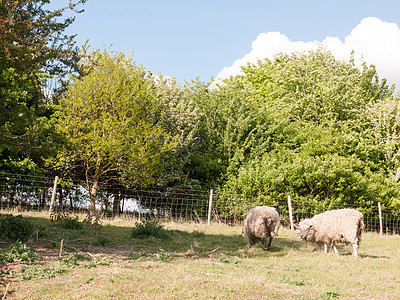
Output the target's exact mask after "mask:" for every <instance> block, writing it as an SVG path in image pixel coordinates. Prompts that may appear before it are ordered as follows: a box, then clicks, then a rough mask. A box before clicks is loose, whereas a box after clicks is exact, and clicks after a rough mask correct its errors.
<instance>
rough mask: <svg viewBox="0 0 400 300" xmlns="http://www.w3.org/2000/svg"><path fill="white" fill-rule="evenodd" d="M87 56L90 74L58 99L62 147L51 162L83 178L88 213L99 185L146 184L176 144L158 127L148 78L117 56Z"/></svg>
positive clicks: (155, 102) (155, 101)
mask: <svg viewBox="0 0 400 300" xmlns="http://www.w3.org/2000/svg"><path fill="white" fill-rule="evenodd" d="M92 57H95V60H94V61H95V62H94V65H93V66H92V68H91V71H90V73H89V74H88V75H86V76H84V77H83V78H81V79H80V78H74V79H73V80H72V82H71V84H70V87H69V89H68V91H67V92H66V94H65V97H64V98H63V99H62V100H61V104H60V109H59V111H58V113H57V118H58V119H57V130H58V132H59V133H60V134H61V135H63V136H64V137H65V138H66V140H67V147H66V148H64V149H61V150H60V152H59V154H58V156H57V161H56V163H57V164H58V165H59V166H64V167H65V166H67V167H68V168H71V169H78V170H80V171H81V172H83V174H85V179H86V183H87V186H88V189H89V193H90V199H91V200H90V201H91V202H90V207H91V211H92V212H93V211H94V209H95V204H96V194H97V190H98V189H99V187H100V185H101V184H104V183H106V182H107V181H109V180H115V179H117V180H119V181H120V182H124V183H126V184H136V185H146V184H149V183H151V182H152V180H153V178H154V174H155V173H157V172H158V171H159V166H160V164H159V161H160V158H161V155H162V154H163V153H165V152H167V151H170V150H171V149H173V148H174V147H175V145H176V142H175V141H174V139H173V138H172V137H171V135H169V134H168V133H167V132H166V131H165V129H164V128H163V127H161V126H160V125H159V124H157V110H158V107H159V105H160V103H159V101H158V99H157V93H156V83H155V79H154V77H153V76H152V74H150V73H149V72H147V71H146V70H145V69H144V68H143V67H139V66H136V65H135V64H134V62H133V61H132V58H131V57H128V58H126V57H125V55H124V54H123V53H122V52H120V53H117V54H115V55H113V53H109V52H107V51H104V52H102V53H100V52H97V53H93V54H92ZM86 63H89V64H90V62H88V61H86ZM51 163H53V164H54V163H55V161H54V160H53V161H52V162H51Z"/></svg>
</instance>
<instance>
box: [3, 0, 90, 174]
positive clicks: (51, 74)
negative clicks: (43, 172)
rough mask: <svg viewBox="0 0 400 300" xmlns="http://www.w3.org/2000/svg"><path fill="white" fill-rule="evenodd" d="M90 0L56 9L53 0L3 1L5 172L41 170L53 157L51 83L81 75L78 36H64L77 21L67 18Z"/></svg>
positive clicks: (71, 2) (71, 3) (82, 0)
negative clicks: (45, 158)
mask: <svg viewBox="0 0 400 300" xmlns="http://www.w3.org/2000/svg"><path fill="white" fill-rule="evenodd" d="M84 2H85V0H80V1H75V2H73V1H70V2H69V5H68V6H67V7H64V8H61V9H57V10H54V11H50V10H48V9H46V8H45V6H46V5H48V4H49V3H50V1H49V0H23V1H13V0H2V1H0V115H1V118H0V170H1V169H3V170H7V171H14V172H22V171H21V170H23V169H25V170H27V172H30V171H33V172H36V171H37V170H38V169H39V168H40V167H43V163H42V156H46V155H49V154H51V151H50V148H48V146H49V145H50V144H49V142H50V139H49V134H50V132H51V126H50V124H49V123H48V120H49V116H50V115H51V114H52V113H53V107H52V104H51V99H50V98H49V97H48V95H46V94H47V92H46V91H48V90H46V85H47V82H49V80H51V79H53V80H61V81H62V80H63V78H64V76H65V74H67V73H69V72H77V71H78V68H77V62H78V60H79V57H80V55H79V53H78V49H77V47H76V46H75V44H74V39H73V38H74V37H73V36H68V35H66V34H64V31H65V29H66V28H67V27H68V26H69V25H70V24H71V23H72V22H73V21H74V18H73V17H69V18H66V19H64V20H61V18H62V16H63V14H64V13H65V12H66V11H67V10H74V11H76V9H77V8H78V6H79V5H80V4H82V3H84Z"/></svg>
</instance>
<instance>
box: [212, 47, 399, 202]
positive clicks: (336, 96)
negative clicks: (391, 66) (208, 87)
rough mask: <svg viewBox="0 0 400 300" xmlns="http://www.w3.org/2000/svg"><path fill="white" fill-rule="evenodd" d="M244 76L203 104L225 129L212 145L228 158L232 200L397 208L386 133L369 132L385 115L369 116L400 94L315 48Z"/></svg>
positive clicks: (372, 73)
mask: <svg viewBox="0 0 400 300" xmlns="http://www.w3.org/2000/svg"><path fill="white" fill-rule="evenodd" d="M243 72H244V75H240V76H236V77H233V78H230V79H229V80H226V81H225V82H224V84H222V85H221V86H219V87H218V88H217V89H216V90H215V91H212V97H214V99H213V100H212V102H211V103H209V104H207V105H206V106H207V107H208V108H209V109H210V112H209V114H208V115H207V117H208V118H210V119H213V120H218V121H217V122H214V124H215V125H214V124H213V123H212V122H208V123H207V124H208V128H211V130H209V132H210V139H215V140H216V143H215V145H217V147H220V150H221V151H220V153H225V161H226V162H227V168H226V173H225V174H226V177H225V178H226V181H225V182H224V183H223V187H224V190H225V191H226V192H227V193H233V194H242V195H254V196H260V197H265V196H266V197H267V198H269V199H271V200H272V199H280V198H285V197H286V196H287V195H288V194H290V195H292V196H293V197H296V199H302V200H301V201H305V203H308V206H310V207H319V209H321V208H322V207H324V208H327V207H329V205H337V204H339V203H340V204H341V205H350V204H351V205H353V204H359V205H369V204H371V205H372V204H374V203H376V202H377V201H381V202H382V203H384V204H385V205H390V203H391V202H393V201H394V200H393V199H396V198H398V197H399V194H398V192H397V185H396V183H395V182H394V181H393V180H390V178H388V177H387V173H385V171H384V169H385V167H384V166H383V164H382V159H381V158H382V157H383V156H384V155H383V152H382V151H379V150H378V148H379V147H378V146H376V145H377V141H378V136H377V135H376V134H377V133H378V131H379V130H378V128H377V126H373V125H372V124H373V121H374V120H375V119H376V118H377V117H378V116H379V113H378V114H377V111H379V110H376V109H374V110H373V111H371V108H376V107H381V106H382V105H383V103H385V102H384V101H385V99H389V98H390V97H392V95H393V89H391V88H389V87H388V86H387V85H386V83H385V80H382V81H381V80H379V79H378V76H377V73H376V70H375V68H374V67H373V66H371V67H367V66H366V65H364V67H363V68H361V69H358V68H356V67H355V66H354V64H353V63H352V62H349V63H347V62H343V61H339V60H336V59H335V58H334V57H333V55H332V54H331V53H330V52H328V51H325V50H324V49H318V50H317V51H310V52H307V53H294V54H291V55H285V54H281V55H278V56H276V58H275V59H274V60H272V61H271V60H265V61H259V62H257V63H256V64H249V65H248V66H246V67H244V68H243ZM368 111H370V113H369V114H367V113H366V112H368ZM380 111H382V112H383V111H384V109H380ZM391 111H392V113H391V115H392V117H390V118H391V124H395V123H396V121H395V120H394V119H393V115H395V110H393V109H392V110H391ZM213 116H218V117H217V118H215V117H213ZM375 123H376V122H375ZM386 125H388V124H386ZM393 126H394V125H391V127H392V131H393ZM371 132H374V133H375V142H371V140H370V139H371V136H372V133H371ZM385 134H386V135H387V137H389V136H392V134H391V133H390V131H387V130H385ZM393 141H394V139H392V140H391V141H390V142H391V143H393ZM390 142H389V141H387V143H388V144H390ZM230 149H231V150H230ZM386 149H389V147H386ZM396 151H397V150H396ZM387 162H388V160H386V161H385V162H384V164H385V165H386V167H388V166H389V165H387ZM391 170H393V167H391ZM299 201H300V200H299Z"/></svg>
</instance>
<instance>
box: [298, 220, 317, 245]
mask: <svg viewBox="0 0 400 300" xmlns="http://www.w3.org/2000/svg"><path fill="white" fill-rule="evenodd" d="M295 228H296V234H297V235H298V236H299V237H300V238H301V239H302V240H306V241H307V240H311V239H312V237H313V236H314V224H313V222H312V221H311V219H305V220H303V221H301V222H300V223H299V224H296V225H295Z"/></svg>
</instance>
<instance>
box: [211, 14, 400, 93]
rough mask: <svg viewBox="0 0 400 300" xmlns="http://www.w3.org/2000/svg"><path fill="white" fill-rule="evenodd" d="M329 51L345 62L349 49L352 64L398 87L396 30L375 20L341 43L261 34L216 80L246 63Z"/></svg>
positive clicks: (362, 24) (399, 37)
mask: <svg viewBox="0 0 400 300" xmlns="http://www.w3.org/2000/svg"><path fill="white" fill-rule="evenodd" d="M321 44H322V46H323V47H325V48H326V49H328V50H330V51H331V52H332V53H333V55H335V57H336V58H338V59H342V60H346V61H348V60H349V58H350V53H351V51H352V50H354V52H355V56H354V58H355V61H356V62H360V61H361V58H362V60H363V61H365V62H366V63H367V64H373V65H375V66H376V69H377V71H378V75H379V77H380V78H386V79H387V80H388V83H389V84H393V83H394V84H396V88H397V89H399V88H400V29H399V26H398V25H397V24H395V23H388V22H384V21H382V20H380V19H378V18H372V17H369V18H365V19H363V20H362V21H361V22H360V24H358V25H357V26H356V27H355V28H353V30H352V31H351V33H350V34H349V35H348V36H347V37H346V38H345V40H344V42H342V41H341V40H340V39H339V38H337V37H326V38H325V39H324V40H323V41H322V42H320V41H313V42H302V41H291V40H290V39H289V38H288V37H287V36H285V35H284V34H281V33H279V32H268V33H261V34H259V36H258V37H257V39H256V40H255V41H253V42H252V47H251V48H252V49H251V51H250V52H249V53H247V54H246V55H245V56H244V57H243V58H240V59H238V60H236V61H235V62H234V63H233V64H232V66H230V67H225V68H223V69H222V70H221V71H220V72H219V73H218V75H217V76H216V80H217V81H219V80H221V79H224V78H227V77H229V76H231V75H237V74H239V73H240V67H241V66H243V65H246V64H247V63H248V62H252V63H254V62H256V61H257V60H258V59H264V58H269V59H273V57H274V56H275V55H276V54H277V53H281V52H283V53H287V54H290V53H293V52H303V51H308V50H315V49H317V48H318V46H319V45H321Z"/></svg>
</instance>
